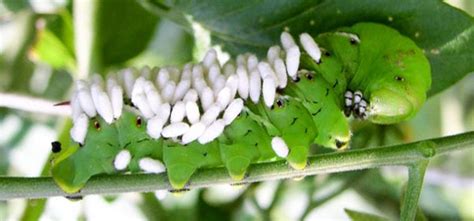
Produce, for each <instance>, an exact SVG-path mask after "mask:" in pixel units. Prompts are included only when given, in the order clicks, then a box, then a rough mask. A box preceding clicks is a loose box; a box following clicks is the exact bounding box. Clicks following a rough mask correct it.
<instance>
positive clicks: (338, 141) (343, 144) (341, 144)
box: [336, 139, 347, 148]
mask: <svg viewBox="0 0 474 221" xmlns="http://www.w3.org/2000/svg"><path fill="white" fill-rule="evenodd" d="M346 144H347V142H343V141H340V140H337V139H336V147H337V148H341V147H344V146H345V145H346Z"/></svg>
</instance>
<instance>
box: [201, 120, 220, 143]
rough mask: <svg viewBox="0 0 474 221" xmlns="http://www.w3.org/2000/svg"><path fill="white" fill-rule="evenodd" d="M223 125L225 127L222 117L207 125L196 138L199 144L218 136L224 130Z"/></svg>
mask: <svg viewBox="0 0 474 221" xmlns="http://www.w3.org/2000/svg"><path fill="white" fill-rule="evenodd" d="M224 127H225V122H224V120H222V119H219V120H216V121H214V123H212V124H211V125H209V127H207V128H206V130H205V131H204V133H203V134H202V135H201V136H200V137H199V138H198V141H199V143H200V144H206V143H209V142H211V141H213V140H214V139H216V138H217V137H218V136H220V135H221V134H222V132H224Z"/></svg>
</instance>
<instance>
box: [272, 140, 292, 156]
mask: <svg viewBox="0 0 474 221" xmlns="http://www.w3.org/2000/svg"><path fill="white" fill-rule="evenodd" d="M272 149H273V151H275V154H276V155H277V156H279V157H283V158H286V157H287V156H288V153H289V152H290V150H289V149H288V146H287V145H286V143H285V141H284V140H283V139H282V138H281V137H274V138H272Z"/></svg>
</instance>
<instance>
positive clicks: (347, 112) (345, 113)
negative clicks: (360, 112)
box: [344, 107, 352, 117]
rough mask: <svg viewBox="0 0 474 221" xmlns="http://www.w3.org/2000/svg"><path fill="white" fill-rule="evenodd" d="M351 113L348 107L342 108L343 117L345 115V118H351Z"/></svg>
mask: <svg viewBox="0 0 474 221" xmlns="http://www.w3.org/2000/svg"><path fill="white" fill-rule="evenodd" d="M351 113H352V109H351V108H350V107H347V108H344V115H346V117H349V116H351Z"/></svg>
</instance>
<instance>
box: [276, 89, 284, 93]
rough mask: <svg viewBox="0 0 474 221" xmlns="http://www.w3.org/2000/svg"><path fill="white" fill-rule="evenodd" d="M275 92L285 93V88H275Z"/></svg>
mask: <svg viewBox="0 0 474 221" xmlns="http://www.w3.org/2000/svg"><path fill="white" fill-rule="evenodd" d="M276 92H277V93H278V94H285V89H283V88H277V89H276Z"/></svg>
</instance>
